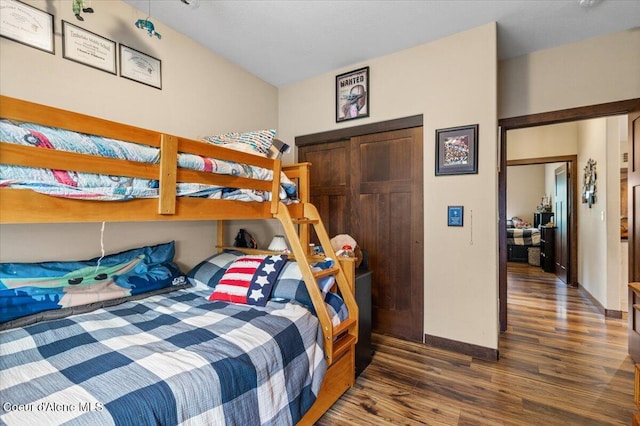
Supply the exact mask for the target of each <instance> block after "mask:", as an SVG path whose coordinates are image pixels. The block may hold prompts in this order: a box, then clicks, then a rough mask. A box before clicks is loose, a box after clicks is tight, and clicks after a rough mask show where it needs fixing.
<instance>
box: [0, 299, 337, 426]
mask: <svg viewBox="0 0 640 426" xmlns="http://www.w3.org/2000/svg"><path fill="white" fill-rule="evenodd" d="M204 296H205V293H204V292H198V291H194V290H191V289H189V290H178V291H174V292H172V293H169V294H165V295H157V296H152V297H149V298H145V299H143V300H139V301H135V302H126V303H123V304H121V305H118V306H113V307H110V308H106V309H100V310H97V311H94V312H90V313H86V314H80V315H74V316H71V317H68V318H63V319H59V320H54V321H48V322H41V323H37V324H33V325H30V326H27V327H24V328H18V329H13V330H7V331H4V332H1V333H0V404H1V405H0V423H2V424H8V425H13V424H25V425H35V424H39V425H47V424H62V423H65V424H85V425H86V424H92V425H97V424H100V425H105V424H120V425H136V426H141V425H151V424H153V425H157V424H162V425H175V424H197V425H258V424H264V425H289V424H295V423H296V422H297V421H298V420H299V419H300V418H301V417H302V415H303V414H304V413H305V412H306V411H307V410H308V409H309V408H310V407H311V405H312V404H313V402H314V401H315V398H316V395H317V394H318V392H319V389H320V385H321V383H322V380H323V378H324V374H325V372H326V363H325V361H324V358H323V350H322V331H321V328H320V327H319V325H318V320H317V319H316V317H315V316H313V315H311V314H310V313H309V311H308V310H307V309H305V308H303V307H301V306H300V305H296V304H292V303H288V304H284V303H275V302H269V304H268V305H267V306H266V307H264V308H257V307H254V306H246V305H237V304H228V303H226V302H208V301H207V300H205V297H204Z"/></svg>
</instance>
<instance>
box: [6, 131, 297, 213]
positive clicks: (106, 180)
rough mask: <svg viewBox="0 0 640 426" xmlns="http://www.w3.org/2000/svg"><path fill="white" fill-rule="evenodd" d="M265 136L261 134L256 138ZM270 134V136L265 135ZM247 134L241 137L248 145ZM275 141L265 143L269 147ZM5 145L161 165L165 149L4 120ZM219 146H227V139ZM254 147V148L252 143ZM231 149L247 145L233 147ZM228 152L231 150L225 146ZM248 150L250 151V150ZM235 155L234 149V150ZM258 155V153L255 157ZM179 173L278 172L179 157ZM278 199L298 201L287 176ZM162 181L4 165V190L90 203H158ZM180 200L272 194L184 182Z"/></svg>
mask: <svg viewBox="0 0 640 426" xmlns="http://www.w3.org/2000/svg"><path fill="white" fill-rule="evenodd" d="M252 133H253V134H255V135H259V134H260V132H252ZM263 133H266V132H263ZM245 135H247V134H243V135H240V134H239V135H238V139H242V138H243V137H245V139H246V136H245ZM272 137H273V134H271V137H265V138H263V140H264V142H265V143H267V144H268V145H269V146H270V145H271V143H272ZM0 140H2V141H3V142H7V143H11V144H16V145H22V146H28V147H37V148H42V149H51V150H59V151H65V152H74V153H79V154H87V155H93V156H98V157H105V158H114V159H120V160H129V161H136V162H140V163H145V164H159V162H160V149H158V148H155V147H152V146H147V145H141V144H136V143H130V142H125V141H121V140H115V139H111V138H105V137H100V136H95V135H89V134H83V133H78V132H72V131H68V130H64V129H59V128H54V127H46V126H40V125H38V124H34V123H24V122H16V121H11V120H4V119H2V120H0ZM213 140H214V141H220V140H224V139H223V138H221V137H216V138H213ZM249 142H251V141H250V140H249ZM228 145H231V146H234V147H235V146H238V145H242V144H240V143H238V144H228ZM220 146H227V144H220ZM245 146H246V145H245ZM232 149H233V148H232ZM253 155H256V152H254V153H253ZM177 163H178V167H180V168H184V169H190V170H197V171H202V172H210V173H219V174H224V175H231V176H238V177H244V178H249V179H257V180H265V181H271V180H273V170H270V169H267V168H263V167H257V166H251V165H248V164H241V163H235V162H231V161H225V160H220V159H216V158H210V157H205V156H200V155H194V154H189V153H179V154H178V157H177ZM280 179H281V181H282V182H281V186H280V191H279V194H278V198H279V199H280V200H282V201H285V202H289V201H292V200H295V198H296V195H297V194H296V187H295V185H294V184H293V182H291V181H290V180H289V179H287V177H286V175H284V174H282V175H281V177H280ZM159 186H160V185H159V181H158V180H157V179H144V178H138V177H129V176H117V175H104V174H94V173H85V172H76V171H74V170H58V169H47V168H34V167H23V166H16V165H10V164H0V187H11V188H21V189H22V188H24V189H31V190H33V191H36V192H39V193H41V194H46V195H54V196H58V197H65V198H78V199H90V200H102V201H113V200H127V199H131V198H155V197H158V195H159ZM176 195H177V196H192V197H207V198H216V199H233V200H241V201H259V202H262V201H270V199H271V192H269V191H259V190H247V189H238V188H228V187H222V186H217V185H207V184H202V183H189V182H178V183H177V188H176Z"/></svg>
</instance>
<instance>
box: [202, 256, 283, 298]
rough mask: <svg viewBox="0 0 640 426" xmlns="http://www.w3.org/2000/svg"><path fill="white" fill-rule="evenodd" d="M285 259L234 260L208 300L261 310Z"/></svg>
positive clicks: (253, 257)
mask: <svg viewBox="0 0 640 426" xmlns="http://www.w3.org/2000/svg"><path fill="white" fill-rule="evenodd" d="M286 260H287V256H286V255H275V256H271V255H246V256H241V257H239V258H238V259H236V260H235V261H234V262H233V263H232V264H231V265H230V266H229V268H227V271H226V272H225V274H224V276H223V277H222V278H221V279H220V281H219V282H218V285H216V288H215V290H214V291H213V293H211V295H210V296H209V300H210V301H213V300H221V301H225V302H233V303H243V304H246V305H256V306H265V305H266V304H267V300H269V296H270V295H271V289H272V288H273V284H274V283H275V282H276V279H277V278H278V275H279V274H280V271H281V269H282V267H283V266H284V264H285V262H286Z"/></svg>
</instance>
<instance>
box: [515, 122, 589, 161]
mask: <svg viewBox="0 0 640 426" xmlns="http://www.w3.org/2000/svg"><path fill="white" fill-rule="evenodd" d="M577 152H578V124H577V123H575V122H573V123H560V124H553V125H549V126H537V127H527V128H526V129H514V130H509V131H508V134H507V160H522V159H530V158H544V157H558V156H563V155H576V153H577Z"/></svg>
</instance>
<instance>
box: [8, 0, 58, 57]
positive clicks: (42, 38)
mask: <svg viewBox="0 0 640 426" xmlns="http://www.w3.org/2000/svg"><path fill="white" fill-rule="evenodd" d="M0 8H1V9H2V19H0V37H4V38H7V39H9V40H13V41H17V42H18V43H22V44H24V45H26V46H31V47H35V48H36V49H40V50H42V51H44V52H48V53H51V54H54V53H55V44H54V42H53V15H52V14H50V13H48V12H45V11H43V10H40V9H36V8H35V7H33V6H30V5H28V4H26V3H22V2H20V1H17V0H3V1H2V5H0Z"/></svg>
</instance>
